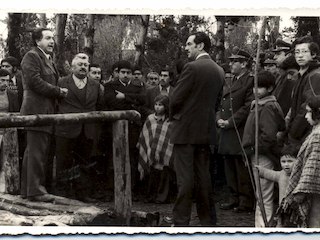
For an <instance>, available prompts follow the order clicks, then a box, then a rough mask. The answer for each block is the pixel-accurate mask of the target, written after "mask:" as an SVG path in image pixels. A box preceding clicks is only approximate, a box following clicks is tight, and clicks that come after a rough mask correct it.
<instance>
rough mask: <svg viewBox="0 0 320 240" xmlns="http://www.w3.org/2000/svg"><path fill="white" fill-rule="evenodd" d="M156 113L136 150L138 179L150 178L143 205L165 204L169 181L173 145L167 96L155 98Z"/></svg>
mask: <svg viewBox="0 0 320 240" xmlns="http://www.w3.org/2000/svg"><path fill="white" fill-rule="evenodd" d="M154 110H155V113H153V114H150V115H149V116H148V118H147V120H146V121H145V123H144V125H143V128H142V131H141V134H140V137H139V141H138V144H137V147H138V149H139V167H138V169H139V172H140V178H141V179H143V178H144V177H145V175H147V174H145V173H148V175H149V181H148V190H147V196H148V198H147V199H146V201H145V202H156V203H164V202H166V201H168V196H169V193H170V185H171V181H170V180H171V178H172V170H171V169H172V164H173V154H172V151H173V145H172V144H171V143H170V136H169V134H170V122H169V118H168V116H169V97H168V96H166V95H161V94H160V95H158V96H157V97H156V98H155V104H154Z"/></svg>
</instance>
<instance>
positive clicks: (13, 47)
mask: <svg viewBox="0 0 320 240" xmlns="http://www.w3.org/2000/svg"><path fill="white" fill-rule="evenodd" d="M21 24H22V14H21V13H9V14H8V38H7V46H8V54H9V55H10V56H13V57H15V58H17V59H18V60H19V61H21V53H20V47H21V39H20V36H21V31H22V28H21Z"/></svg>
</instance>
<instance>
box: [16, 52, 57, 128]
mask: <svg viewBox="0 0 320 240" xmlns="http://www.w3.org/2000/svg"><path fill="white" fill-rule="evenodd" d="M21 68H22V77H23V78H22V84H23V89H24V91H23V92H24V93H23V102H22V106H21V109H20V113H21V114H25V115H30V114H52V113H54V112H55V99H56V98H58V97H60V88H59V87H57V82H58V78H59V75H58V71H57V70H56V68H55V66H54V64H52V63H51V62H50V61H49V59H48V58H47V57H46V56H45V55H44V53H43V52H42V51H41V50H40V49H39V48H37V47H35V48H33V49H31V50H30V51H29V52H27V53H26V55H25V56H24V57H23V59H22V62H21ZM26 129H27V130H35V131H44V132H48V133H51V132H52V131H53V127H52V126H44V127H26Z"/></svg>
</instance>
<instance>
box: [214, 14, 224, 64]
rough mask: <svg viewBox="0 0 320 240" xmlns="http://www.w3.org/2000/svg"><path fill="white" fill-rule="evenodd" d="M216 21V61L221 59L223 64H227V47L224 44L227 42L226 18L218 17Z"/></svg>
mask: <svg viewBox="0 0 320 240" xmlns="http://www.w3.org/2000/svg"><path fill="white" fill-rule="evenodd" d="M216 19H217V34H216V37H217V43H216V47H217V55H216V60H217V59H220V60H221V62H222V63H225V62H226V59H225V57H226V56H225V46H224V42H225V33H224V26H225V23H226V19H225V17H221V16H216Z"/></svg>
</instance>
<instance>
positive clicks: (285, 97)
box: [272, 70, 295, 116]
mask: <svg viewBox="0 0 320 240" xmlns="http://www.w3.org/2000/svg"><path fill="white" fill-rule="evenodd" d="M281 71H283V70H281ZM294 84H295V81H294V80H290V79H288V78H287V73H286V72H285V71H283V72H281V74H280V75H279V76H278V78H277V81H276V85H275V88H274V90H273V91H272V93H273V95H274V96H275V97H276V98H277V101H278V103H279V104H280V106H281V109H282V111H283V114H284V115H285V116H286V115H287V113H288V111H289V109H290V106H291V101H292V90H293V87H294Z"/></svg>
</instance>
